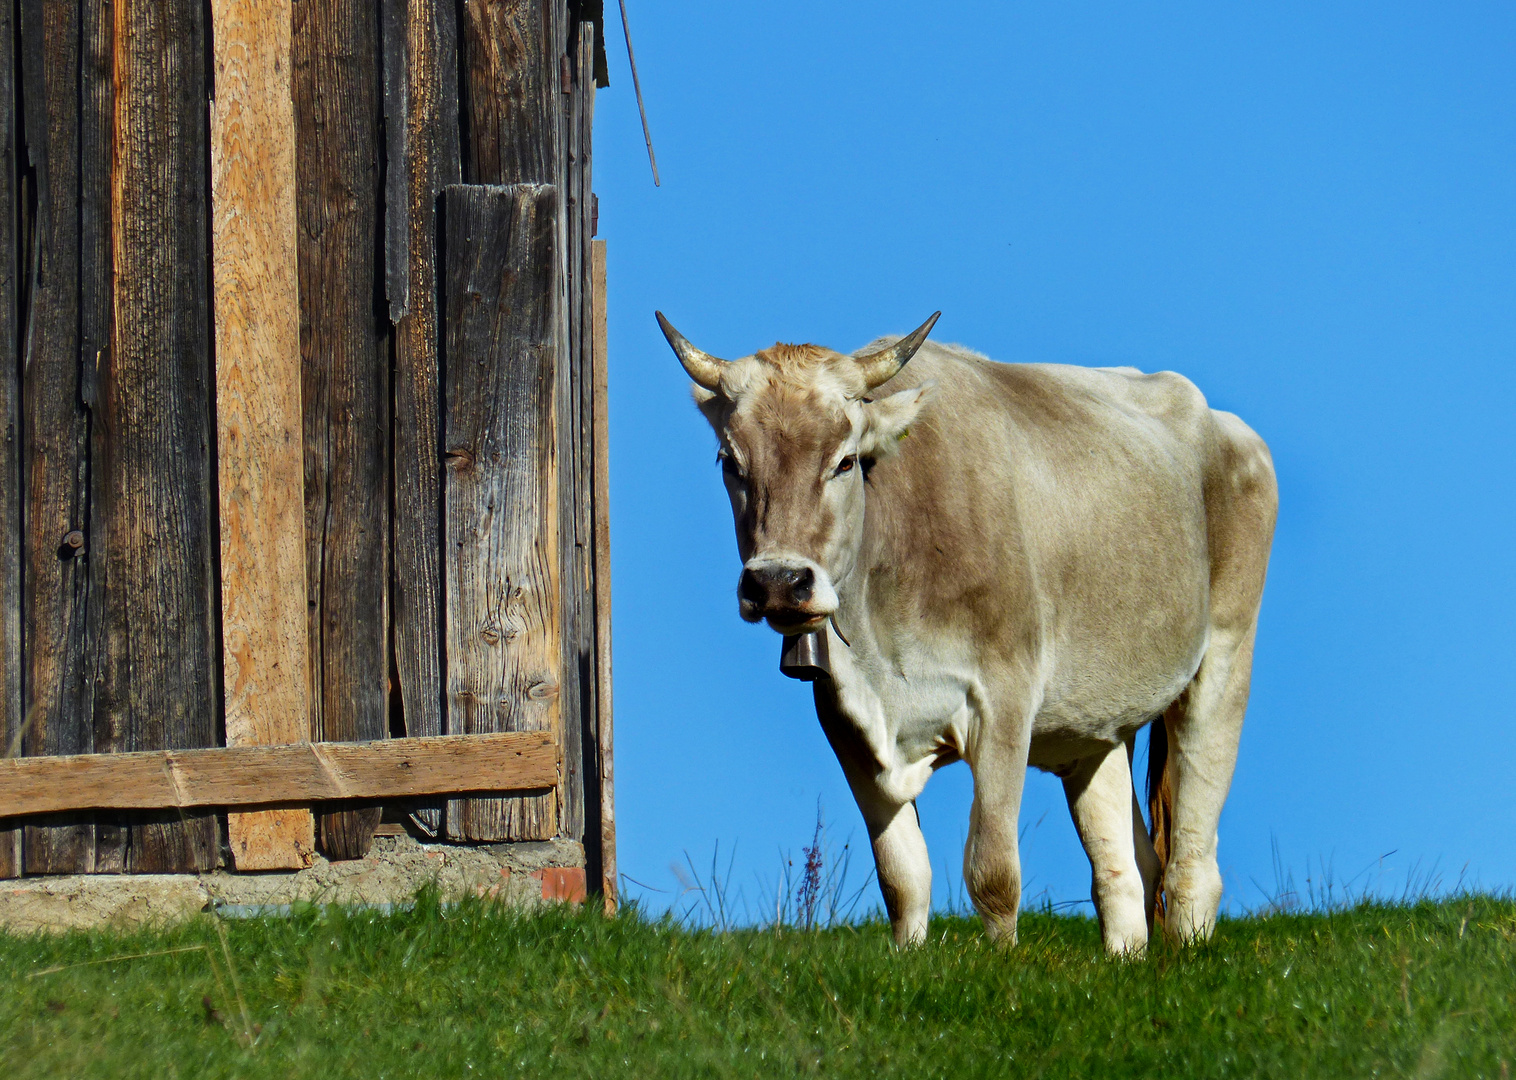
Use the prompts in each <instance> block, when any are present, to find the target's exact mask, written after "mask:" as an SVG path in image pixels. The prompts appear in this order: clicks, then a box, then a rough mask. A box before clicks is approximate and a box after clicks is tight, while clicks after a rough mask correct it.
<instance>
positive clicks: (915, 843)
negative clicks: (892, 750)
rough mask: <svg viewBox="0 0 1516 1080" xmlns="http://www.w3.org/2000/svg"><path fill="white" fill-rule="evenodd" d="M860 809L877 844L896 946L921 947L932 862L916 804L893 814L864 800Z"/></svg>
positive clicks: (876, 859) (876, 856)
mask: <svg viewBox="0 0 1516 1080" xmlns="http://www.w3.org/2000/svg"><path fill="white" fill-rule="evenodd" d="M860 809H862V810H863V819H864V822H865V823H866V824H867V825H868V830H869V839H870V840H872V841H873V844H874V866H875V868H876V869H877V870H878V873H879V891H880V892H881V893H883V894H884V907H885V910H886V911H888V912H889V916H890V927H891V928H892V929H893V930H894V931H895V944H896V945H900V946H902V947H903V946H906V945H920V944H921V943H922V942H923V941H925V940H926V923H927V919H928V918H929V917H930V916H931V913H932V860H931V858H930V857H929V856H928V855H927V850H926V837H925V836H923V835H922V834H921V819H920V818H919V817H918V816H917V815H916V804H915V803H906V804H905V805H904V806H897V807H895V808H894V809H893V811H891V810H890V809H889V808H887V807H884V806H875V807H866V806H863V805H862V803H861V801H860Z"/></svg>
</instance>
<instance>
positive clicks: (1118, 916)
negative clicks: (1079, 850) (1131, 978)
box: [1063, 743, 1151, 953]
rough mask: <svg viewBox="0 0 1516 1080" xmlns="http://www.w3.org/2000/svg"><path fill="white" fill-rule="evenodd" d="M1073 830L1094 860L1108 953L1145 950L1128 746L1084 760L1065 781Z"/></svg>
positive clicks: (1143, 892) (1146, 907) (1093, 883)
mask: <svg viewBox="0 0 1516 1080" xmlns="http://www.w3.org/2000/svg"><path fill="white" fill-rule="evenodd" d="M1063 792H1064V794H1065V795H1066V796H1067V797H1068V800H1069V813H1070V814H1072V815H1073V817H1074V828H1075V829H1077V830H1078V832H1079V840H1080V842H1081V843H1082V844H1083V845H1084V851H1085V854H1086V855H1088V856H1089V857H1090V872H1091V879H1090V898H1091V899H1092V900H1094V902H1095V914H1096V915H1098V916H1099V917H1100V932H1101V936H1102V937H1103V938H1104V939H1105V948H1106V951H1107V952H1112V953H1134V952H1141V951H1142V950H1143V949H1145V948H1146V947H1147V943H1148V913H1149V912H1150V911H1151V905H1150V904H1148V902H1147V901H1148V895H1149V894H1148V891H1147V889H1146V888H1145V887H1144V882H1143V875H1142V871H1141V869H1140V868H1139V866H1138V862H1137V847H1136V843H1135V838H1134V836H1133V827H1132V812H1131V807H1132V770H1131V765H1130V764H1129V763H1128V761H1127V756H1126V746H1125V745H1123V744H1121V743H1117V744H1116V745H1115V746H1113V747H1111V749H1110V750H1109V751H1107V752H1106V753H1104V754H1094V755H1091V756H1090V757H1087V758H1085V759H1083V760H1082V761H1080V762H1079V763H1078V764H1077V765H1076V766H1075V767H1074V771H1073V772H1071V773H1069V774H1068V775H1067V776H1065V777H1064V778H1063Z"/></svg>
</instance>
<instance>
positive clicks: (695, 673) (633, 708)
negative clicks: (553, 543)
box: [595, 0, 1516, 911]
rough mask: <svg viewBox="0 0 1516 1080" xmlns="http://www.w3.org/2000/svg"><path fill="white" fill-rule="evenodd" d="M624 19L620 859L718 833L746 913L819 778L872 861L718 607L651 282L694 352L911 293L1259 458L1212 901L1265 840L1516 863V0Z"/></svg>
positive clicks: (851, 340) (938, 880) (618, 254)
mask: <svg viewBox="0 0 1516 1080" xmlns="http://www.w3.org/2000/svg"><path fill="white" fill-rule="evenodd" d="M629 9H630V15H631V18H632V37H633V42H634V44H635V46H636V49H637V56H638V66H639V71H640V74H641V77H642V86H643V91H644V95H645V98H646V101H647V107H648V113H649V120H650V123H651V125H652V130H653V138H654V143H655V146H656V148H657V152H658V160H659V166H660V171H661V173H662V179H663V186H662V187H661V188H656V189H655V188H654V187H653V185H652V183H651V180H650V177H649V172H648V166H647V160H646V154H645V151H644V148H643V145H642V132H641V127H640V124H639V122H638V119H637V114H636V103H635V100H634V98H633V95H632V87H631V79H630V74H629V71H628V68H627V63H626V54H625V49H624V45H623V42H622V40H621V36H620V33H619V27H617V26H616V25H615V22H614V16H613V19H612V25H611V28H610V33H609V34H608V43H609V52H610V60H611V77H612V81H613V85H612V86H611V88H610V89H609V90H606V91H602V92H601V94H600V95H599V99H598V101H597V115H596V126H595V143H596V155H595V187H596V190H597V191H598V192H599V195H600V200H601V203H600V205H601V212H600V229H601V236H602V237H603V238H604V239H606V240H607V241H608V243H609V249H608V261H609V275H610V278H609V280H610V300H609V321H610V346H611V353H610V364H611V369H610V370H611V441H612V537H613V543H614V555H613V560H614V613H615V689H616V702H615V705H616V759H617V769H616V800H617V812H618V819H619V843H620V859H621V869H622V870H623V871H624V872H625V873H627V874H629V875H630V876H631V877H632V878H635V879H636V880H637V881H639V882H642V883H644V884H645V885H647V886H650V887H652V888H656V889H662V890H675V891H677V889H678V888H679V886H678V885H677V883H676V879H675V877H674V875H673V874H672V873H671V872H670V869H669V865H670V863H672V862H677V861H682V860H683V859H684V857H685V853H686V852H687V853H688V854H689V855H690V856H691V857H692V858H693V859H694V861H695V863H696V865H697V866H702V865H708V864H709V862H710V859H711V855H712V852H713V850H714V847H715V845H716V844H717V843H718V842H719V843H720V845H721V848H722V850H723V852H725V851H728V850H730V849H731V848H732V846H733V845H735V846H736V861H735V863H734V864H733V865H732V869H731V878H732V882H733V888H734V891H735V889H736V888H738V887H740V888H742V889H743V890H744V898H745V899H746V900H747V901H748V903H749V905H750V906H751V907H752V908H753V909H754V910H755V911H761V910H763V909H764V908H765V904H766V905H767V909H768V910H772V903H773V899H772V894H771V893H766V892H765V889H766V886H764V885H763V884H761V880H762V878H764V877H765V876H766V877H767V878H768V879H770V880H772V878H773V877H774V868H775V866H776V865H777V853H778V852H779V851H781V850H788V851H791V852H795V853H797V854H798V852H799V849H800V847H801V845H802V844H805V843H808V842H809V840H810V837H811V832H812V828H813V826H814V822H815V816H816V806H817V800H818V798H819V799H820V800H821V803H822V805H823V806H824V807H825V810H826V814H827V818H828V820H829V822H830V823H831V829H832V833H833V836H834V837H835V838H836V839H837V842H838V843H840V842H841V841H842V840H844V839H846V838H847V836H848V835H849V834H852V835H853V837H854V841H855V844H856V846H857V847H858V849H859V850H858V860H857V862H858V863H859V864H860V865H862V866H867V867H870V868H871V860H870V859H869V857H868V853H867V841H866V838H865V836H864V833H863V827H862V821H861V819H860V817H859V815H858V813H857V811H856V809H855V808H854V807H853V805H852V801H851V799H850V797H849V795H848V793H847V789H846V786H845V784H844V782H843V779H842V775H841V771H840V769H839V768H838V766H837V764H836V762H835V760H834V759H833V757H832V755H831V753H830V751H829V749H828V748H827V745H826V742H825V739H824V738H823V737H822V735H821V732H820V730H819V729H818V727H817V724H816V720H815V716H814V713H813V711H812V708H811V704H810V695H809V691H808V688H807V687H806V686H804V685H803V684H800V683H795V682H791V681H789V680H787V679H784V678H782V677H781V676H780V675H779V673H778V666H777V665H778V653H779V640H778V638H777V636H775V635H774V634H773V632H772V631H770V630H768V629H766V628H762V627H753V626H748V625H747V624H744V623H742V622H741V621H740V620H739V619H738V617H737V605H736V600H735V585H736V580H737V574H738V572H739V569H740V566H739V563H738V559H737V555H736V549H735V545H734V542H733V537H732V525H731V517H730V512H729V510H728V508H727V504H726V496H725V494H724V492H723V491H722V487H721V484H720V481H719V477H718V475H717V471H716V469H715V467H714V464H713V460H714V442H713V438H712V436H711V434H710V431H709V429H708V428H707V426H706V424H705V421H704V420H703V419H701V417H700V416H699V414H698V413H697V412H696V411H695V409H694V408H693V407H692V406H691V404H690V399H689V393H688V381H687V380H686V379H685V377H684V375H683V373H682V372H681V371H680V369H679V367H678V364H677V362H676V361H675V360H674V358H673V356H672V354H671V353H670V352H669V350H668V347H667V346H666V345H665V344H664V342H663V340H662V337H661V336H660V335H659V332H658V329H657V326H656V325H655V323H654V321H653V317H652V312H653V309H654V308H655V307H656V308H661V309H662V310H664V311H665V312H666V313H668V315H669V316H670V317H671V318H672V319H673V321H674V322H675V324H676V325H678V326H679V328H680V329H681V330H682V331H684V333H685V334H687V335H688V336H689V337H690V338H691V339H692V340H693V341H694V342H695V343H696V344H698V345H699V346H701V347H702V348H704V349H707V350H709V351H711V352H714V353H716V354H717V355H725V356H729V357H730V356H737V355H742V354H745V353H748V352H751V351H753V350H754V349H756V348H760V347H763V346H765V345H768V344H771V343H772V342H773V341H775V340H776V339H782V340H786V341H789V340H796V341H815V342H818V343H821V344H825V345H829V346H832V347H835V348H838V349H843V350H851V349H853V348H856V347H858V346H859V345H861V344H863V343H864V342H866V341H868V340H869V339H871V338H872V337H874V336H876V335H878V334H881V333H888V332H903V331H905V330H908V329H910V328H911V327H914V326H915V325H917V324H918V323H919V322H920V321H921V320H922V319H923V318H924V317H925V316H926V315H927V314H929V313H931V312H932V311H934V310H937V309H939V308H940V309H942V311H943V316H942V321H941V322H940V324H939V325H938V327H937V330H936V331H935V334H934V336H935V337H936V338H938V339H940V340H944V341H957V342H961V343H963V344H966V345H969V346H971V347H973V348H976V349H979V350H981V351H983V352H985V353H987V354H989V355H990V356H992V357H994V358H995V359H997V360H1005V361H1055V362H1064V363H1075V364H1132V365H1135V366H1137V367H1140V368H1143V369H1146V370H1158V369H1172V370H1175V371H1179V372H1182V373H1183V374H1185V375H1187V376H1189V377H1190V378H1191V379H1193V380H1194V381H1195V382H1196V383H1197V384H1198V385H1199V386H1200V388H1201V389H1202V390H1203V391H1204V392H1205V393H1206V395H1207V397H1208V398H1209V399H1210V401H1211V402H1212V404H1213V405H1215V406H1217V407H1219V408H1225V409H1230V410H1232V411H1235V412H1237V413H1239V414H1240V415H1241V416H1242V417H1243V418H1244V419H1246V420H1247V421H1248V422H1249V423H1250V424H1251V425H1252V426H1253V427H1254V428H1255V429H1256V430H1257V431H1258V432H1259V433H1260V434H1262V435H1263V437H1264V438H1265V439H1266V440H1267V441H1268V442H1269V444H1270V446H1271V448H1272V449H1273V453H1274V459H1275V463H1276V466H1277V468H1278V472H1279V481H1280V488H1281V503H1282V505H1281V512H1280V518H1279V529H1278V534H1277V537H1276V540H1275V546H1274V554H1273V561H1272V564H1271V566H1270V572H1269V584H1268V589H1267V591H1266V594H1265V598H1264V607H1263V616H1262V623H1261V628H1260V634H1259V639H1258V649H1257V658H1256V663H1255V667H1254V680H1253V696H1252V705H1251V708H1250V709H1249V713H1248V721H1247V726H1246V728H1245V731H1244V735H1243V741H1242V749H1241V755H1240V758H1239V762H1238V769H1237V775H1236V780H1235V782H1234V784H1233V788H1232V795H1231V799H1230V801H1229V803H1228V806H1227V810H1226V813H1225V815H1224V816H1223V818H1222V825H1221V866H1222V871H1223V874H1224V876H1225V880H1226V884H1227V903H1228V905H1229V906H1231V907H1232V908H1233V909H1240V908H1250V907H1256V906H1258V905H1259V904H1261V903H1263V902H1264V901H1265V900H1266V899H1267V898H1268V897H1269V896H1270V895H1272V894H1273V893H1274V892H1275V890H1276V888H1277V884H1276V882H1277V877H1276V871H1275V866H1276V852H1277V860H1278V863H1279V864H1280V865H1283V866H1284V867H1286V868H1288V869H1290V870H1292V871H1293V873H1294V875H1295V878H1296V883H1297V885H1300V886H1302V887H1303V886H1304V884H1305V878H1306V877H1307V876H1308V875H1309V876H1310V877H1311V878H1312V879H1313V881H1315V882H1319V881H1320V880H1321V875H1322V868H1323V867H1326V868H1328V869H1329V871H1330V873H1331V874H1332V875H1333V876H1334V877H1335V879H1336V880H1337V881H1338V882H1343V881H1346V880H1348V879H1352V880H1353V881H1354V882H1355V888H1362V887H1364V886H1375V885H1377V886H1378V887H1379V888H1381V889H1384V890H1389V889H1398V888H1400V887H1402V886H1403V885H1404V884H1405V882H1406V880H1407V879H1408V878H1410V879H1412V880H1416V881H1425V880H1427V879H1428V877H1429V876H1430V877H1431V878H1433V879H1435V878H1437V877H1440V879H1441V881H1442V883H1443V885H1444V887H1452V886H1453V885H1455V884H1456V883H1457V881H1458V880H1459V878H1460V876H1461V875H1462V876H1464V878H1465V880H1466V881H1469V882H1473V883H1477V884H1479V885H1482V886H1484V887H1488V888H1510V887H1512V886H1516V783H1513V782H1512V770H1513V765H1516V570H1513V554H1516V498H1513V496H1516V482H1513V479H1512V468H1513V465H1516V423H1513V417H1516V62H1513V59H1516V7H1512V6H1511V5H1509V4H1497V3H1464V4H1458V5H1447V4H1441V5H1439V4H1431V3H1426V4H1395V3H1376V4H1366V3H1364V4H1349V3H1339V4H1332V5H1323V4H1306V3H1277V2H1276V3H1270V4H1258V3H1241V4H1226V5H1217V4H1198V3H1163V4H1142V5H1138V4H1115V3H1084V4H1026V3H1004V2H997V3H962V4H955V5H952V6H950V7H944V6H942V5H939V4H932V3H887V2H886V3H874V4H867V5H865V4H855V5H844V4H826V3H815V2H811V3H792V2H789V0H779V2H771V3H767V4H763V5H746V4H744V5H717V4H695V3H690V2H683V0H677V2H676V0H662V2H660V3H657V4H653V3H649V2H647V0H631V2H630V4H629ZM607 10H608V12H611V13H613V12H614V11H615V5H607ZM971 793H972V782H971V778H970V777H969V775H968V771H967V768H966V766H962V765H957V766H952V767H951V768H949V769H946V770H944V771H943V772H941V773H939V774H938V775H937V777H936V778H934V780H933V781H932V783H931V784H930V785H929V786H928V788H927V791H926V793H925V795H924V796H923V798H922V799H921V802H920V806H921V813H922V818H923V825H924V828H925V830H926V834H927V840H928V843H929V844H930V846H931V849H932V856H933V865H934V868H935V870H936V874H935V882H934V889H935V893H936V897H937V900H938V901H939V903H946V902H949V901H951V900H952V898H953V894H954V893H955V892H956V889H957V886H958V880H959V869H960V865H961V859H962V844H963V834H964V829H965V826H966V822H967V809H968V803H969V800H970V798H971ZM1023 820H1024V822H1025V823H1026V825H1027V832H1026V838H1025V841H1024V843H1023V852H1022V856H1023V872H1024V875H1025V880H1026V882H1027V891H1028V896H1029V897H1030V898H1034V899H1037V900H1039V901H1040V900H1042V899H1047V900H1051V901H1053V902H1066V901H1074V900H1078V899H1080V898H1082V897H1087V896H1088V894H1089V879H1088V873H1089V871H1088V864H1087V863H1086V862H1085V860H1084V857H1083V854H1082V852H1081V851H1080V850H1079V846H1078V843H1077V840H1076V838H1075V836H1074V831H1073V827H1072V826H1071V825H1070V824H1069V821H1068V813H1067V810H1066V808H1065V807H1064V803H1063V796H1062V791H1061V788H1060V787H1059V785H1058V784H1057V782H1056V781H1054V780H1053V779H1052V778H1050V777H1045V776H1041V775H1035V776H1034V777H1033V779H1032V781H1031V782H1030V783H1029V785H1028V788H1027V794H1026V797H1025V803H1024V806H1023ZM1038 822H1040V824H1038ZM725 862H726V856H725V855H723V857H722V863H723V865H725ZM859 880H860V881H861V880H862V879H861V877H860V878H859ZM629 891H630V892H631V893H632V894H633V895H639V894H640V895H642V896H643V898H644V900H645V901H646V902H647V903H648V905H649V906H650V907H653V908H657V907H659V906H661V905H663V904H666V903H667V902H668V901H669V900H670V899H671V898H672V897H673V895H674V893H671V892H651V891H644V890H642V889H639V888H638V887H637V886H635V885H632V886H629ZM870 895H871V896H877V891H875V890H872V889H871V890H870Z"/></svg>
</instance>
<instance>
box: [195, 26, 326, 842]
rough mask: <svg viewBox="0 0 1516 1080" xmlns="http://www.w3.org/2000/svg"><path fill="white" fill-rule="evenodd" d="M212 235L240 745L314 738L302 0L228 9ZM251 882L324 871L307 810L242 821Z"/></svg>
mask: <svg viewBox="0 0 1516 1080" xmlns="http://www.w3.org/2000/svg"><path fill="white" fill-rule="evenodd" d="M211 23H212V34H211V40H212V60H213V64H214V71H215V88H216V96H215V99H214V100H213V101H212V109H211V222H212V224H211V228H212V241H213V244H212V250H213V252H214V266H213V270H212V276H213V281H214V287H215V314H216V320H215V322H216V406H217V414H216V416H217V423H218V442H217V447H218V455H219V456H218V458H217V462H218V471H217V476H218V479H219V481H220V489H221V491H220V494H221V504H220V505H221V638H222V688H223V694H224V699H223V700H224V703H225V705H224V707H225V710H226V711H225V715H226V741H227V745H228V746H259V745H269V744H276V743H298V742H308V741H309V740H310V708H309V684H308V679H309V676H308V673H307V671H306V664H307V663H308V662H309V656H308V653H307V649H308V644H307V642H306V619H307V616H306V610H305V517H304V515H305V504H304V493H303V477H302V470H303V469H304V461H303V455H302V442H301V422H302V421H301V412H300V298H299V292H298V276H297V262H296V251H295V116H294V101H293V98H292V97H291V86H290V57H291V53H290V31H291V7H290V3H289V0H212V2H211ZM227 832H228V840H229V841H230V846H231V850H232V857H233V859H234V860H235V862H236V864H237V868H238V869H239V870H275V869H287V868H297V867H304V866H309V865H310V864H311V860H312V859H313V858H314V857H315V850H316V837H315V826H314V822H313V819H312V817H311V814H310V811H309V810H306V809H303V808H300V809H284V810H265V811H260V812H257V813H250V814H238V813H233V814H231V815H229V816H228V819H227Z"/></svg>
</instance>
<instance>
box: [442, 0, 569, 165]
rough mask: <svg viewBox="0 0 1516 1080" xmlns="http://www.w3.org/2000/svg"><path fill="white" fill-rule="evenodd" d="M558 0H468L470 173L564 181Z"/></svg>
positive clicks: (464, 27) (465, 40) (467, 161)
mask: <svg viewBox="0 0 1516 1080" xmlns="http://www.w3.org/2000/svg"><path fill="white" fill-rule="evenodd" d="M559 7H560V5H559V4H558V3H557V2H555V0H464V2H463V5H462V12H463V17H462V31H463V43H464V71H465V79H466V85H465V87H464V96H465V108H466V110H467V114H468V121H467V125H466V127H467V132H468V138H467V140H466V150H465V154H464V179H465V180H467V181H468V182H469V183H474V184H519V183H539V184H552V183H557V182H558V178H559V177H558V155H559V133H558V129H559V125H558V115H559V112H560V109H561V106H560V103H559V97H560V94H561V90H560V83H559V78H560V77H559V58H560V57H561V56H562V54H563V49H562V47H561V45H560V44H559V43H560V42H561V41H562V40H563V39H562V37H561V29H560V24H561V22H562V19H563V15H562V13H561V12H560V10H559Z"/></svg>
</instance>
